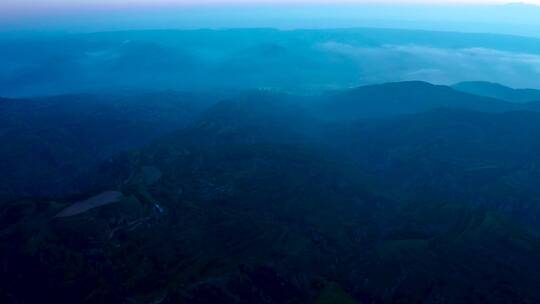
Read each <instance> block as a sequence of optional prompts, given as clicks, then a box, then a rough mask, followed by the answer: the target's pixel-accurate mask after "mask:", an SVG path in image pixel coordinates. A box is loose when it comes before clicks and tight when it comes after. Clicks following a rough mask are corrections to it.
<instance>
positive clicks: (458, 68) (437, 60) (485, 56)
mask: <svg viewBox="0 0 540 304" xmlns="http://www.w3.org/2000/svg"><path fill="white" fill-rule="evenodd" d="M320 48H322V49H324V50H326V51H329V52H332V53H334V54H336V55H339V56H345V57H348V58H350V59H351V60H353V61H354V62H355V63H356V64H357V66H358V69H359V71H360V73H361V78H362V80H363V81H364V82H385V81H403V80H425V81H430V82H435V83H442V84H451V83H455V82H459V81H463V80H487V81H493V82H499V83H504V84H508V85H513V86H518V87H540V55H537V54H527V53H513V52H507V51H501V50H496V49H488V48H464V49H449V48H435V47H431V46H423V45H385V46H383V47H376V48H370V47H356V46H353V45H349V44H342V43H338V42H332V41H330V42H326V43H324V44H321V45H320Z"/></svg>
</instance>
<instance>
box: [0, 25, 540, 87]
mask: <svg viewBox="0 0 540 304" xmlns="http://www.w3.org/2000/svg"><path fill="white" fill-rule="evenodd" d="M539 62H540V40H539V39H535V38H526V37H516V36H500V35H492V34H461V33H451V32H426V31H406V30H385V29H341V30H296V31H278V30H271V29H252V30H246V29H238V30H196V31H128V32H107V33H95V34H70V35H65V34H57V35H39V34H36V35H24V34H23V35H22V36H21V34H19V36H17V35H15V36H11V35H4V36H1V35H0V64H1V65H2V67H3V68H2V70H1V71H0V95H1V96H4V97H26V96H36V95H38V96H39V95H57V94H65V93H81V92H85V93H92V92H108V91H118V90H124V91H125V90H138V91H142V90H165V89H173V90H189V91H193V90H205V89H208V88H212V89H250V88H265V89H273V90H280V91H287V92H296V93H302V94H306V93H308V94H312V93H314V92H315V93H316V92H320V91H324V90H330V89H343V88H350V87H354V86H358V85H364V84H377V83H384V82H393V81H408V80H423V81H428V82H432V83H436V84H445V85H452V84H455V83H457V82H460V81H476V80H485V81H491V82H497V83H501V84H504V85H509V86H512V87H518V88H519V87H529V88H537V87H540V81H539V80H538V77H536V76H537V75H538V70H539V69H540V63H539Z"/></svg>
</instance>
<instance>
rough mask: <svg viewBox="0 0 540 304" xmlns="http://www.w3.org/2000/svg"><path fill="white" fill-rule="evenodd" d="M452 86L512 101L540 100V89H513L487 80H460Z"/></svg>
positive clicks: (463, 90)
mask: <svg viewBox="0 0 540 304" xmlns="http://www.w3.org/2000/svg"><path fill="white" fill-rule="evenodd" d="M452 88H454V89H456V90H458V91H462V92H466V93H470V94H475V95H480V96H485V97H491V98H497V99H501V100H506V101H510V102H518V103H525V102H533V101H540V90H534V89H513V88H510V87H507V86H503V85H501V84H498V83H492V82H485V81H469V82H460V83H458V84H455V85H453V86H452Z"/></svg>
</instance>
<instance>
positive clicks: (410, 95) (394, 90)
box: [321, 81, 520, 119]
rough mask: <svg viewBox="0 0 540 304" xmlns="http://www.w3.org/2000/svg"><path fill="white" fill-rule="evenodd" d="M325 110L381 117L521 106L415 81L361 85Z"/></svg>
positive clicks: (339, 96)
mask: <svg viewBox="0 0 540 304" xmlns="http://www.w3.org/2000/svg"><path fill="white" fill-rule="evenodd" d="M321 106H322V108H321V110H322V113H326V115H334V116H335V118H336V119H360V118H381V117H388V116H394V115H402V114H412V113H419V112H424V111H429V110H433V109H437V108H456V109H468V110H476V111H482V112H503V111H511V110H517V109H520V107H518V106H516V105H513V104H511V103H508V102H505V101H502V100H498V99H494V98H487V97H482V96H478V95H473V94H468V93H463V92H460V91H456V90H454V89H452V88H450V87H447V86H439V85H433V84H430V83H427V82H421V81H411V82H396V83H385V84H380V85H370V86H363V87H358V88H355V89H351V90H348V91H346V92H339V93H337V94H331V95H329V96H327V100H323V101H322V103H321Z"/></svg>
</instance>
